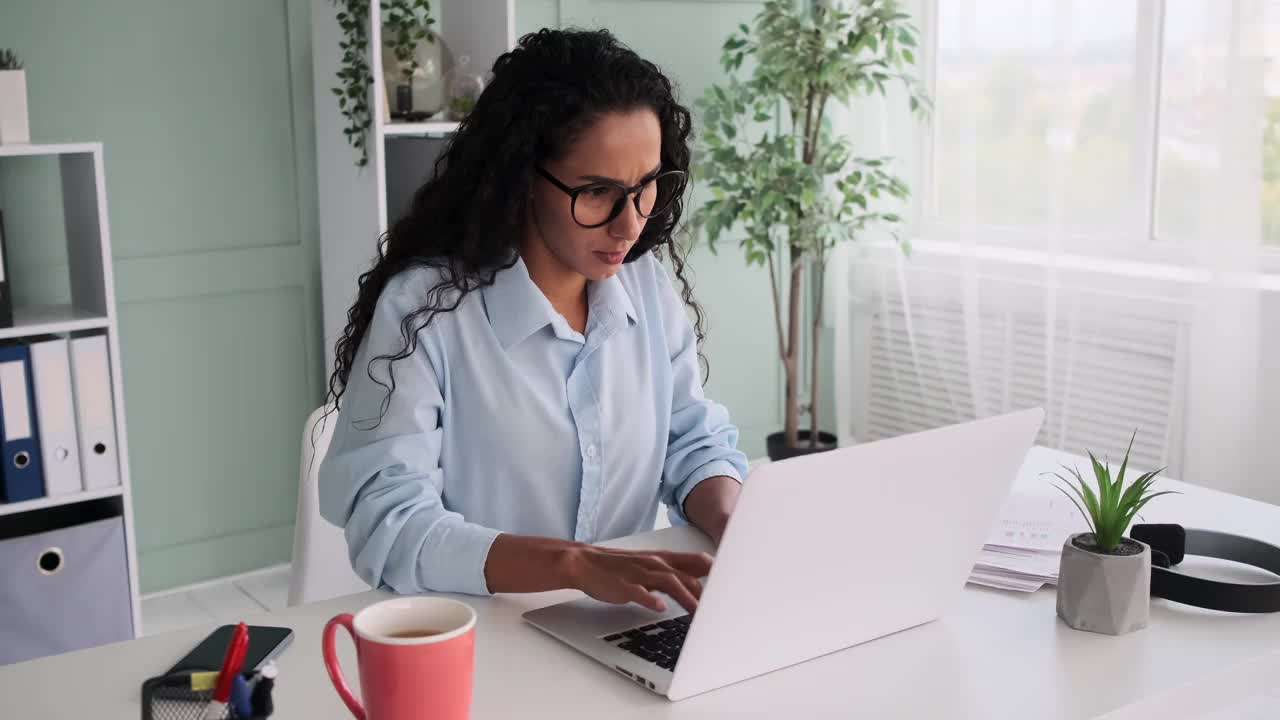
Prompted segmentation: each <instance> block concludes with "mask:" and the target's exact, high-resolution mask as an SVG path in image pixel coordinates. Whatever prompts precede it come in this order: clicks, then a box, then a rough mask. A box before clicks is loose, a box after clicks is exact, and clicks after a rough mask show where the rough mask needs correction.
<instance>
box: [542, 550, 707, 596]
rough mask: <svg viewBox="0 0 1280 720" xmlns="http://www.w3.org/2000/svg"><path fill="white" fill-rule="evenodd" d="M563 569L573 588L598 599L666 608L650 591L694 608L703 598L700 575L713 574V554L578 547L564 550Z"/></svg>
mask: <svg viewBox="0 0 1280 720" xmlns="http://www.w3.org/2000/svg"><path fill="white" fill-rule="evenodd" d="M565 571H566V573H567V575H566V577H567V579H568V583H569V586H570V587H573V588H576V589H578V590H581V591H583V592H584V593H586V594H588V595H590V596H591V597H593V598H595V599H596V600H600V601H603V602H610V603H618V604H622V603H627V602H634V603H637V604H639V605H643V606H644V607H647V608H649V609H650V610H654V611H656V612H664V611H665V610H666V609H667V608H666V603H664V602H663V601H662V599H661V598H658V597H657V596H655V595H653V594H652V593H653V592H655V591H657V592H663V593H666V594H667V595H669V596H671V597H672V598H673V599H674V600H675V601H676V602H678V603H680V605H681V606H682V607H684V609H686V610H688V611H689V612H693V611H694V610H696V609H697V607H698V598H700V597H701V596H702V583H700V582H699V581H698V578H702V577H706V576H707V574H708V573H710V572H711V556H710V555H708V554H706V553H681V552H667V551H661V550H658V551H636V550H616V549H612V548H602V547H597V546H594V545H575V546H573V547H570V548H567V550H566V555H565Z"/></svg>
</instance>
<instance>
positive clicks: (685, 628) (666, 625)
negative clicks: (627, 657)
mask: <svg viewBox="0 0 1280 720" xmlns="http://www.w3.org/2000/svg"><path fill="white" fill-rule="evenodd" d="M691 622H693V616H691V615H682V616H680V617H677V618H671V619H670V620H663V621H662V622H657V623H652V624H650V625H642V626H640V627H638V628H634V629H631V630H624V631H622V632H620V633H614V634H612V635H609V636H608V637H605V638H604V641H605V642H607V643H612V644H613V645H616V646H617V647H619V648H621V649H623V650H626V651H627V652H629V653H631V654H632V655H635V656H636V657H638V658H640V659H642V660H647V661H649V662H651V663H653V664H654V665H657V666H658V667H660V668H662V669H664V670H674V669H675V667H676V660H679V659H680V648H682V647H684V636H685V634H686V633H688V632H689V623H691Z"/></svg>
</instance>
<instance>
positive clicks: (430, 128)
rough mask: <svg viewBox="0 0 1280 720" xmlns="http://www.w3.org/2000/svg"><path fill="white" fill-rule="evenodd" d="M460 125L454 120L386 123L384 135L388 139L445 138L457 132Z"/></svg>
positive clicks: (383, 129)
mask: <svg viewBox="0 0 1280 720" xmlns="http://www.w3.org/2000/svg"><path fill="white" fill-rule="evenodd" d="M457 129H458V123H457V122H455V121H453V120H431V121H428V122H419V123H408V122H405V123H398V122H390V123H384V124H383V126H382V134H383V135H385V136H386V137H415V136H424V135H433V136H444V135H449V134H450V133H453V132H456V131H457Z"/></svg>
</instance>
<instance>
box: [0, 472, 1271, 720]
mask: <svg viewBox="0 0 1280 720" xmlns="http://www.w3.org/2000/svg"><path fill="white" fill-rule="evenodd" d="M1063 457H1067V458H1070V456H1063V455H1061V454H1058V453H1055V452H1053V451H1048V450H1044V449H1040V448H1037V449H1035V450H1033V451H1032V453H1031V454H1030V455H1029V456H1028V459H1027V463H1026V464H1025V465H1024V466H1023V472H1022V474H1021V476H1020V478H1019V486H1021V487H1033V486H1036V485H1043V483H1044V482H1045V481H1044V480H1042V479H1039V478H1038V473H1039V472H1040V471H1042V470H1045V469H1051V468H1056V467H1057V464H1056V463H1057V462H1058V461H1059V460H1060V459H1061V458H1063ZM1082 469H1083V467H1082ZM1163 485H1164V486H1165V487H1166V488H1168V489H1177V490H1182V491H1183V492H1184V493H1185V494H1183V495H1169V496H1165V497H1163V498H1160V499H1159V500H1158V501H1156V502H1152V503H1151V505H1149V506H1148V508H1149V509H1150V510H1151V512H1150V513H1146V512H1144V515H1146V516H1147V520H1148V521H1151V522H1160V521H1165V520H1167V521H1173V520H1177V521H1180V522H1182V523H1183V524H1185V525H1188V526H1204V527H1214V528H1216V529H1221V530H1227V531H1233V532H1239V533H1242V534H1248V535H1251V536H1254V537H1258V538H1260V539H1264V540H1267V541H1269V542H1272V543H1276V544H1280V507H1276V506H1271V505H1267V504H1263V503H1259V502H1255V501H1252V500H1247V499H1244V498H1239V497H1235V496H1231V495H1227V494H1224V493H1219V492H1216V491H1212V490H1205V489H1203V488H1197V487H1194V486H1189V485H1184V484H1182V483H1177V482H1174V481H1171V480H1165V481H1164V482H1163ZM705 543H706V540H705V538H703V536H702V535H701V534H699V533H697V532H696V531H693V530H689V529H687V528H675V529H668V530H661V531H658V532H655V533H649V534H645V535H639V536H634V537H631V538H626V539H624V540H622V541H617V542H615V543H612V544H615V545H620V546H627V547H647V548H672V549H675V548H679V549H691V548H704V547H705ZM1217 570H1218V571H1220V572H1223V571H1224V569H1223V568H1218V569H1217ZM1228 574H1230V573H1229V572H1228ZM1234 576H1235V577H1241V578H1252V579H1255V580H1257V579H1260V578H1259V576H1258V575H1256V574H1253V573H1252V572H1250V571H1248V570H1246V569H1242V568H1238V569H1237V570H1236V574H1235V575H1234ZM575 596H577V593H576V592H573V591H556V592H552V593H538V594H530V595H502V596H495V597H492V598H475V597H462V596H459V597H461V599H463V600H464V601H466V602H469V603H471V604H472V605H473V606H474V607H475V608H476V609H477V611H478V613H479V617H480V619H479V624H478V626H477V647H476V681H475V701H474V705H473V712H472V717H474V718H477V719H478V720H487V719H489V718H503V719H505V718H513V717H526V718H557V719H558V718H604V717H607V718H707V717H733V718H743V717H761V718H766V717H767V718H778V717H798V718H826V717H852V716H857V717H875V718H888V717H911V718H943V717H945V718H981V719H982V720H990V719H992V718H1021V717H1036V718H1062V719H1064V720H1065V719H1071V720H1075V719H1077V718H1093V717H1096V716H1098V715H1101V714H1104V713H1107V712H1111V711H1115V710H1117V709H1119V708H1122V707H1123V706H1126V705H1128V704H1130V703H1133V702H1135V701H1137V700H1140V699H1144V698H1146V699H1149V698H1151V697H1153V696H1160V695H1163V694H1166V693H1169V692H1172V691H1174V690H1175V689H1177V688H1179V687H1185V686H1186V685H1187V684H1188V683H1191V682H1193V681H1197V680H1199V679H1201V678H1205V677H1211V676H1212V675H1213V674H1214V673H1220V672H1221V671H1222V670H1223V669H1224V668H1226V667H1229V666H1232V665H1236V664H1240V663H1256V662H1257V661H1258V659H1259V658H1263V657H1266V656H1269V655H1270V654H1271V652H1272V651H1274V650H1276V649H1277V648H1278V647H1280V613H1277V614H1272V615H1232V614H1226V613H1216V612H1211V611H1204V610H1199V609H1196V608H1188V607H1183V606H1180V605H1176V604H1172V603H1169V602H1167V601H1164V600H1158V599H1157V600H1153V601H1152V607H1151V624H1150V626H1149V627H1148V628H1146V629H1145V630H1141V631H1138V632H1135V633H1131V634H1129V635H1124V636H1120V637H1111V636H1105V635H1097V634H1093V633H1087V632H1080V631H1076V630H1071V629H1070V628H1067V627H1066V626H1065V625H1063V624H1062V623H1061V621H1059V620H1058V619H1057V616H1056V615H1055V611H1054V607H1055V595H1054V591H1053V590H1052V588H1046V589H1044V590H1041V591H1039V592H1036V593H1030V594H1021V593H1010V592H1003V591H998V590H990V589H986V588H981V587H975V586H972V585H970V586H967V587H966V590H965V592H963V593H962V594H961V596H960V597H961V599H960V602H959V603H958V604H957V605H956V606H955V607H953V608H952V609H951V610H950V611H949V612H948V613H947V614H946V615H945V616H944V617H943V618H941V619H939V620H937V621H935V622H932V623H927V624H925V625H923V626H920V627H917V628H913V629H910V630H906V631H903V632H900V633H897V634H895V635H891V636H889V637H885V638H881V639H879V640H875V641H872V642H869V643H866V644H863V645H860V646H857V647H854V648H850V649H847V650H844V651H841V652H838V653H834V654H831V655H828V656H825V657H822V658H818V659H815V660H811V661H809V662H807V663H802V664H800V665H797V666H793V667H791V668H787V669H784V670H779V671H777V672H774V673H770V674H768V675H764V676H761V677H758V678H755V679H753V680H749V681H746V682H742V683H738V684H736V685H732V686H729V687H726V688H722V689H720V690H716V691H713V692H710V693H707V694H704V695H700V696H697V697H693V698H690V699H688V700H683V701H681V702H678V703H672V702H669V701H667V700H666V699H664V698H662V697H659V696H657V695H655V694H652V693H650V692H648V691H646V690H642V689H640V688H639V687H637V686H635V685H634V684H632V683H629V682H626V681H625V680H624V679H623V678H620V677H618V676H617V675H616V674H615V673H613V672H612V671H610V670H607V669H606V668H604V667H603V666H601V665H598V664H597V663H595V662H593V661H591V660H588V659H587V658H585V657H582V656H580V655H578V654H577V653H576V652H574V651H573V650H570V649H569V648H568V647H566V646H564V645H561V644H560V643H559V642H557V641H555V640H553V639H552V638H550V637H547V636H545V635H543V634H542V633H541V632H539V631H537V630H535V629H533V628H532V627H530V626H528V625H526V624H524V622H523V621H522V620H521V619H520V615H521V613H523V612H524V611H526V610H528V609H532V608H536V607H541V606H543V605H547V604H550V603H553V602H559V601H561V600H564V599H570V598H572V597H575ZM383 597H385V596H384V595H382V594H380V593H373V592H370V593H364V594H360V595H353V596H350V597H346V598H339V599H335V600H330V601H327V602H322V603H316V604H313V605H305V606H300V607H294V608H289V609H287V610H283V611H279V612H275V613H268V614H262V615H257V616H251V617H247V618H245V619H246V620H247V621H249V622H251V623H257V624H268V625H284V626H288V627H291V628H293V629H294V632H295V635H296V637H295V640H294V644H293V646H292V647H291V648H290V649H289V650H288V651H287V652H286V653H285V654H284V655H283V657H282V658H281V660H280V679H279V680H278V681H277V686H276V709H277V713H276V717H280V718H283V719H286V720H292V719H294V718H298V719H300V720H313V719H320V718H342V717H349V715H348V714H347V711H346V709H345V707H344V706H343V705H342V703H341V702H340V701H339V700H338V696H337V694H336V693H335V692H334V691H333V690H332V688H331V687H330V685H329V680H328V677H327V675H326V674H325V671H324V667H323V665H322V663H321V660H320V634H321V629H322V627H323V625H324V623H325V621H326V620H328V619H329V618H330V617H331V616H333V615H334V614H337V613H339V612H348V611H354V610H357V609H359V608H361V607H364V606H366V605H368V604H370V603H373V602H375V601H377V600H380V599H382V598H383ZM849 607H850V611H851V612H856V609H857V601H856V599H854V598H851V599H850V601H849ZM210 629H212V628H210V627H200V628H195V629H188V630H183V631H178V632H171V633H166V634H163V635H157V636H152V637H146V638H142V639H139V640H135V641H132V642H126V643H119V644H115V645H108V646H103V647H99V648H93V649H90V650H84V651H80V652H75V653H69V654H66V655H61V656H56V657H51V658H45V659H41V660H35V661H32V662H27V663H21V664H18V665H13V666H9V667H4V668H0V697H3V698H4V705H5V711H4V713H3V715H4V716H5V717H14V718H24V720H28V719H31V718H73V717H91V718H95V719H97V720H101V719H105V718H113V719H114V718H121V719H123V718H129V719H131V720H132V719H133V718H137V717H138V716H139V708H138V702H139V686H140V685H141V683H142V680H143V679H145V678H146V677H149V676H151V675H155V674H158V673H160V672H162V671H163V670H164V669H165V668H167V667H168V666H169V665H170V664H171V663H172V662H173V661H174V660H176V659H177V658H179V657H181V656H182V655H183V654H184V653H185V652H186V651H187V650H188V649H190V648H191V647H192V646H194V645H195V643H196V642H198V641H199V640H200V638H202V637H203V636H204V635H205V633H207V632H208V631H209V630H210ZM339 644H340V646H342V651H341V654H342V657H343V662H344V667H346V668H348V671H347V672H348V677H349V678H353V677H354V675H355V672H354V668H355V665H354V650H352V648H351V647H350V644H349V643H348V642H340V643H339ZM1209 691H1211V689H1210V690H1206V692H1209ZM1189 717H1195V716H1189Z"/></svg>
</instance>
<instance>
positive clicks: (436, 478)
mask: <svg viewBox="0 0 1280 720" xmlns="http://www.w3.org/2000/svg"><path fill="white" fill-rule="evenodd" d="M405 285H406V283H404V282H397V281H393V282H392V283H391V284H389V285H388V287H387V289H386V290H384V292H383V294H382V297H380V298H379V300H378V303H377V306H376V308H375V311H374V315H373V319H372V321H371V323H370V325H369V329H368V331H367V333H366V336H365V338H364V341H363V342H362V343H361V346H360V351H359V352H358V353H357V354H356V357H355V361H354V363H353V364H352V369H351V376H350V378H349V379H348V382H347V387H346V391H345V394H344V395H343V397H342V403H341V409H340V410H339V412H338V415H337V424H336V426H335V429H334V438H333V442H332V444H331V446H330V448H329V452H328V454H327V455H326V457H325V459H324V461H323V462H322V464H321V466H320V472H319V484H320V486H319V496H320V513H321V515H322V516H323V517H324V518H325V519H326V520H328V521H329V522H331V523H333V524H334V525H337V526H338V527H341V528H343V529H344V530H345V534H346V539H347V547H348V551H349V553H350V560H351V566H352V568H353V569H354V570H355V572H356V574H358V575H359V576H360V577H361V578H363V579H364V580H365V581H366V582H368V583H369V584H370V585H372V586H374V587H381V588H390V589H391V590H394V591H396V592H399V593H406V594H412V593H421V592H425V591H436V592H461V593H470V594H473V595H487V594H489V589H488V586H487V584H486V582H485V577H484V565H485V560H486V558H487V557H488V553H489V548H490V546H491V545H492V544H493V540H494V538H496V537H497V536H498V534H499V532H498V531H497V530H493V529H490V528H487V527H483V526H481V525H477V524H474V523H470V522H467V520H466V519H465V518H463V517H462V515H460V514H458V513H456V512H452V511H450V510H448V509H446V508H445V506H444V503H443V501H442V499H441V493H442V492H443V489H444V472H443V470H442V469H441V466H440V452H441V439H442V435H443V428H442V426H441V418H442V416H443V413H442V412H441V410H442V406H443V402H444V401H443V397H444V393H443V392H442V389H441V386H440V382H439V379H438V376H437V373H436V372H435V371H434V369H433V365H432V362H431V359H430V356H431V353H430V352H429V349H428V347H427V343H428V332H429V331H424V332H422V333H420V334H419V339H420V342H419V345H418V347H417V349H416V351H415V352H413V354H412V355H410V356H409V357H407V358H405V359H403V360H398V361H396V362H395V364H394V366H392V374H391V375H389V374H388V364H387V362H386V361H385V360H377V361H375V362H374V363H373V364H372V366H371V365H370V360H371V359H373V358H377V357H378V356H381V355H388V354H394V353H396V352H397V351H399V350H400V349H401V348H402V347H403V345H404V341H403V339H402V336H401V329H400V327H401V320H402V319H403V318H404V317H405V316H406V315H407V314H409V313H410V312H412V311H413V310H414V309H415V308H416V306H417V302H416V298H415V297H414V295H413V294H412V293H409V292H406V291H405ZM371 375H372V377H370V376H371ZM392 379H393V380H394V382H392ZM392 385H393V386H394V388H395V391H394V392H392V393H391V394H390V396H389V397H388V395H387V390H388V387H387V386H392ZM384 403H386V404H385V413H383V412H382V410H383V408H384ZM380 416H381V417H380Z"/></svg>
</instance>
